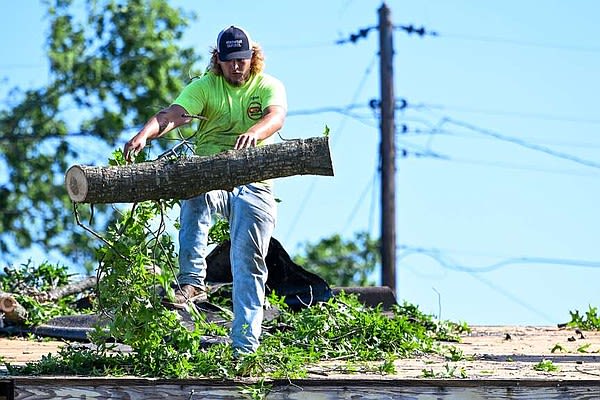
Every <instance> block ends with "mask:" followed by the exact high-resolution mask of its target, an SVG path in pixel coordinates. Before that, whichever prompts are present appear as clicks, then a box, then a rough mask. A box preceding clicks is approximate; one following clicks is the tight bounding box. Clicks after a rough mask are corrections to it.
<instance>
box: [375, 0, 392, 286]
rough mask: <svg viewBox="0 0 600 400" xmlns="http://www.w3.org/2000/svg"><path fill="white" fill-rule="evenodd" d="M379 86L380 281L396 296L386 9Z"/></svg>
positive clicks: (381, 11)
mask: <svg viewBox="0 0 600 400" xmlns="http://www.w3.org/2000/svg"><path fill="white" fill-rule="evenodd" d="M379 51H380V54H379V58H380V84H381V104H380V111H381V117H380V118H381V279H382V284H383V286H389V287H390V288H391V289H392V291H393V292H394V293H396V184H395V182H396V141H395V131H396V127H395V124H394V113H395V99H394V64H393V57H394V42H393V25H392V20H391V17H390V9H389V8H388V6H387V5H386V4H385V3H383V4H382V5H381V7H380V8H379Z"/></svg>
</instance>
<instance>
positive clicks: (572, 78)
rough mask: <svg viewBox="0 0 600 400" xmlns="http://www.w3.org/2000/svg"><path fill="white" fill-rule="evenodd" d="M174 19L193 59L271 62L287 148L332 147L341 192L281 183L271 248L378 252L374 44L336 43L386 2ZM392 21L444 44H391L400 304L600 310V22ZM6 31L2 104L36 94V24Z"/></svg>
mask: <svg viewBox="0 0 600 400" xmlns="http://www.w3.org/2000/svg"><path fill="white" fill-rule="evenodd" d="M172 3H173V4H174V5H178V6H181V7H183V8H186V9H191V10H194V11H195V12H196V13H197V14H198V16H199V18H198V20H197V21H196V22H194V23H193V25H192V26H191V27H190V29H189V30H188V33H187V35H186V38H185V43H186V44H188V45H194V46H196V48H197V50H198V51H199V52H201V53H202V54H206V53H207V51H208V49H209V47H210V46H212V45H213V43H214V40H215V37H216V34H217V33H218V31H219V30H220V29H222V28H223V27H225V26H226V25H229V24H238V25H241V26H243V27H245V28H246V29H247V30H248V31H249V32H250V33H251V35H252V36H253V38H254V39H255V40H256V41H258V42H260V43H261V44H262V46H263V48H264V50H265V53H266V56H267V72H269V73H271V74H272V75H275V76H277V77H278V78H279V79H281V80H282V81H283V82H284V83H285V85H286V88H287V91H288V102H289V111H290V115H289V116H288V119H287V121H286V125H285V127H284V129H283V130H282V132H281V134H282V136H283V137H285V138H307V137H311V136H319V135H321V134H322V132H323V129H324V127H325V125H328V126H329V127H330V129H331V147H332V157H333V162H334V166H335V172H336V175H335V177H333V178H328V177H290V178H285V179H279V180H277V182H276V192H277V196H278V197H279V198H280V199H281V200H282V202H281V203H280V206H279V215H278V225H277V228H276V231H275V237H276V238H277V239H279V240H280V241H281V242H282V243H283V244H284V246H285V247H286V249H288V251H289V252H290V253H292V254H293V253H295V252H297V251H299V250H300V249H301V247H302V243H305V242H312V243H314V242H317V241H318V240H320V239H321V238H323V237H327V236H330V235H332V234H334V233H341V234H342V235H343V236H344V237H345V238H348V239H350V238H352V237H353V236H354V233H355V232H359V231H368V232H370V233H371V234H372V235H373V236H379V229H380V228H379V226H380V224H379V220H380V208H379V204H378V203H379V179H378V176H377V165H378V146H379V128H378V120H377V118H376V116H375V115H374V114H373V112H372V110H370V109H369V107H368V104H369V101H370V100H371V99H377V98H378V97H379V69H378V54H377V52H378V49H377V47H378V37H377V32H376V31H371V32H370V33H369V35H368V36H367V37H366V38H364V39H361V40H359V41H357V42H356V43H346V44H341V45H340V44H336V41H338V40H343V39H347V38H348V37H349V35H350V34H352V33H356V32H358V30H359V29H361V28H368V27H372V26H375V25H377V17H378V16H377V9H378V8H379V7H380V6H381V2H379V1H365V0H363V1H358V0H354V1H349V0H329V1H312V0H308V1H302V2H284V1H260V2H240V1H232V2H228V3H223V2H222V1H203V2H197V1H191V0H187V1H186V0H179V1H173V2H172ZM388 5H389V7H390V8H391V12H392V21H393V23H394V24H395V25H397V26H401V25H404V26H406V25H410V24H413V25H415V26H417V27H418V26H424V27H425V28H426V30H427V31H429V32H436V33H437V36H425V37H422V38H421V37H418V36H416V35H407V34H406V33H405V32H404V31H402V30H398V31H396V32H395V34H394V47H395V56H394V71H395V73H394V79H395V84H394V87H395V93H396V97H397V98H398V99H401V98H402V99H405V100H406V101H407V107H406V108H405V109H403V110H399V111H398V112H397V114H396V125H397V127H398V134H397V136H396V140H397V148H398V150H399V153H401V151H402V150H406V153H407V156H406V157H401V156H399V157H398V159H397V177H396V188H397V204H396V210H397V211H396V212H397V218H396V222H397V228H396V230H397V246H398V265H397V268H398V269H397V297H398V298H399V299H400V300H407V301H409V302H411V303H414V304H417V305H419V306H420V308H421V309H422V310H424V311H426V312H429V313H433V314H436V315H438V314H440V312H441V317H442V318H444V319H452V320H462V321H466V322H468V323H471V324H493V325H500V324H530V325H548V324H556V323H560V322H566V321H568V320H569V319H570V316H569V310H580V311H586V310H587V309H588V306H589V305H591V306H599V305H600V290H599V289H598V286H599V284H598V282H600V246H599V239H600V212H599V211H598V200H599V199H600V169H599V167H600V156H599V155H598V154H599V153H598V150H599V149H600V136H599V132H598V128H599V127H600V116H599V115H598V112H597V103H598V101H597V95H598V93H600V79H598V71H600V46H599V45H598V44H597V38H598V37H600V25H598V23H597V17H598V15H599V13H600V5H598V3H597V2H595V1H592V0H587V1H584V0H575V1H571V2H565V1H557V0H548V1H545V2H543V3H542V2H533V1H516V0H504V1H485V2H483V1H475V0H463V1H459V0H456V1H446V0H420V1H389V2H388ZM542 5H543V7H542ZM0 19H1V20H2V23H1V24H0V36H1V37H3V38H4V39H3V40H2V41H1V42H0V94H1V95H2V97H6V93H7V89H8V88H10V87H14V86H20V87H22V88H27V87H36V86H39V85H43V84H44V82H45V80H46V79H47V77H48V71H47V64H46V62H45V60H44V40H45V34H46V33H47V31H48V28H47V25H46V21H45V20H44V18H43V8H42V6H41V5H40V4H39V3H38V2H35V1H32V2H4V3H3V4H2V5H1V6H0ZM8 38H14V39H13V40H9V39H8ZM205 60H206V59H205ZM0 103H1V104H2V106H4V103H5V100H3V99H0ZM351 105H354V107H352V108H351V107H350V106H351ZM331 109H337V110H339V111H326V110H331ZM402 125H406V127H407V132H406V133H401V130H400V128H401V126H402ZM106 156H107V155H98V154H89V157H90V159H88V160H81V163H95V164H102V163H103V162H105V159H106Z"/></svg>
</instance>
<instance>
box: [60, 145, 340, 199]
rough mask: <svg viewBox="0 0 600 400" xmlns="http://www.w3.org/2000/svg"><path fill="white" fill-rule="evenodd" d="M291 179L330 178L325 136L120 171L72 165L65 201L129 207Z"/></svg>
mask: <svg viewBox="0 0 600 400" xmlns="http://www.w3.org/2000/svg"><path fill="white" fill-rule="evenodd" d="M292 175H324V176H333V165H332V162H331V155H330V151H329V142H328V138H327V137H319V138H310V139H296V140H288V141H285V142H282V143H277V144H271V145H266V146H261V147H252V148H248V149H241V150H230V151H226V152H223V153H220V154H216V155H214V156H209V157H198V156H193V157H188V158H178V159H175V160H173V159H168V158H162V159H159V160H156V161H151V162H144V163H139V164H129V165H124V166H108V167H96V166H84V165H74V166H72V167H71V168H69V170H68V171H67V173H66V176H65V184H66V187H67V191H68V193H69V197H70V198H71V200H73V201H74V202H77V203H96V204H97V203H134V202H139V201H145V200H158V199H187V198H190V197H194V196H197V195H199V194H201V193H205V192H208V191H211V190H216V189H225V190H231V189H232V188H234V187H236V186H239V185H245V184H248V183H253V182H260V181H264V180H267V179H273V178H281V177H286V176H292Z"/></svg>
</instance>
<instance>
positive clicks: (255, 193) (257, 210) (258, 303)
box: [178, 183, 277, 353]
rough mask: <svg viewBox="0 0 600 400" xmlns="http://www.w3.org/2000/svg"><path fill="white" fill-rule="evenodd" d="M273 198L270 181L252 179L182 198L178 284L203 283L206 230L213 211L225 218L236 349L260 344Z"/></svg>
mask: <svg viewBox="0 0 600 400" xmlns="http://www.w3.org/2000/svg"><path fill="white" fill-rule="evenodd" d="M276 213H277V209H276V203H275V199H274V197H273V192H272V189H271V187H270V186H268V185H265V184H261V183H253V184H249V185H243V186H238V187H236V188H235V189H233V191H231V192H228V191H225V190H214V191H211V192H208V193H205V194H202V195H199V196H197V197H194V198H191V199H189V200H184V201H183V202H182V204H181V214H180V223H181V228H180V230H179V276H178V280H179V283H180V284H181V285H184V284H190V285H194V286H204V280H205V278H206V261H205V259H206V256H207V254H208V249H207V247H208V246H207V242H208V231H209V229H210V227H211V226H212V224H213V222H214V218H213V217H214V216H215V215H220V216H222V217H224V218H226V219H227V220H228V221H229V228H230V235H231V253H230V260H231V273H232V275H233V315H234V317H233V323H232V326H231V341H232V347H233V349H234V351H236V352H239V353H249V352H254V351H256V349H257V348H258V345H259V337H260V333H261V324H262V320H263V306H264V302H265V283H266V281H267V266H266V263H265V257H266V256H267V251H268V250H269V242H270V240H271V235H272V234H273V229H274V228H275V218H276Z"/></svg>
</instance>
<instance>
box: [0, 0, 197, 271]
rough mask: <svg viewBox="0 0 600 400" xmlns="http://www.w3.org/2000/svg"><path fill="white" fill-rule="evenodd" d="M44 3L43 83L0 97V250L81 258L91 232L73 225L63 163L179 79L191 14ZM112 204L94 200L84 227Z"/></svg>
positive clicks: (0, 253)
mask: <svg viewBox="0 0 600 400" xmlns="http://www.w3.org/2000/svg"><path fill="white" fill-rule="evenodd" d="M44 4H45V6H46V7H47V20H48V25H49V32H48V35H47V38H48V39H47V42H46V48H47V55H48V60H49V66H50V71H49V79H48V84H47V86H45V87H41V88H37V89H28V90H25V91H23V90H21V89H19V88H14V89H12V90H11V91H10V93H9V95H8V98H7V101H6V102H2V103H1V104H9V105H8V106H6V107H5V108H4V109H0V166H2V167H1V169H4V170H5V171H7V175H8V179H6V180H5V181H4V182H2V181H1V180H0V259H2V260H3V261H5V262H8V261H10V260H11V259H14V256H15V255H16V254H21V253H22V252H24V251H25V252H26V251H28V250H30V249H31V248H32V247H33V246H36V245H37V246H39V247H41V248H43V249H44V250H45V251H47V252H50V251H51V250H57V251H59V252H60V253H61V254H63V255H65V256H66V257H68V258H69V259H71V260H73V261H74V262H76V263H77V264H78V265H80V266H81V265H82V264H83V263H84V261H85V260H90V255H91V252H92V250H93V246H94V245H93V243H92V241H93V238H92V237H91V236H90V235H89V234H88V233H86V232H84V231H83V230H82V229H76V227H75V226H74V224H75V221H74V218H73V208H72V205H71V202H70V200H69V198H68V196H67V193H66V190H65V188H64V173H65V171H66V169H67V168H68V166H69V165H70V164H71V163H74V162H76V163H86V162H90V161H91V160H89V158H90V156H89V155H88V154H86V152H87V151H88V150H90V149H97V148H102V147H106V148H107V149H109V150H110V148H115V145H116V144H117V142H118V140H119V139H120V137H121V136H122V135H123V133H124V131H125V130H126V129H127V128H131V127H136V126H137V127H139V126H141V124H142V123H143V122H145V121H146V120H147V119H148V118H149V117H150V116H151V115H152V114H154V113H155V112H157V111H158V110H159V109H160V108H162V107H164V106H166V105H168V104H169V102H170V100H171V99H172V96H173V95H174V93H177V92H178V91H179V90H181V88H182V87H183V86H184V85H185V84H186V83H187V82H188V80H189V77H190V76H191V75H193V74H192V73H191V70H192V68H193V67H194V66H195V64H196V63H197V61H198V60H199V57H198V56H197V55H196V53H195V52H194V50H193V49H192V48H182V47H180V45H179V42H180V40H181V38H182V35H183V33H184V30H185V29H186V27H187V26H188V21H189V20H193V19H195V15H193V14H185V13H184V12H183V11H182V10H178V9H174V8H172V7H171V6H169V4H168V1H167V0H121V1H116V0H87V1H86V2H85V3H83V2H82V1H75V2H73V1H72V0H46V1H44ZM82 5H84V8H83V10H82ZM127 135H129V133H127ZM118 145H119V147H120V146H121V145H122V143H118ZM108 156H109V154H108V151H107V154H105V155H104V158H102V159H100V160H95V161H97V162H100V163H102V162H106V159H107V158H108ZM82 160H87V161H85V162H84V161H82ZM0 179H1V178H0ZM80 212H81V214H82V215H81V216H82V218H86V213H87V214H88V215H87V216H89V213H90V212H91V211H90V209H89V208H87V209H86V210H83V209H82V210H80ZM112 212H113V211H112V209H111V208H109V207H105V206H103V207H100V206H98V207H95V209H94V214H95V216H94V218H93V220H92V222H90V224H91V227H92V228H93V229H103V228H104V227H105V226H106V224H107V223H108V221H109V220H110V218H111V215H112Z"/></svg>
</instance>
